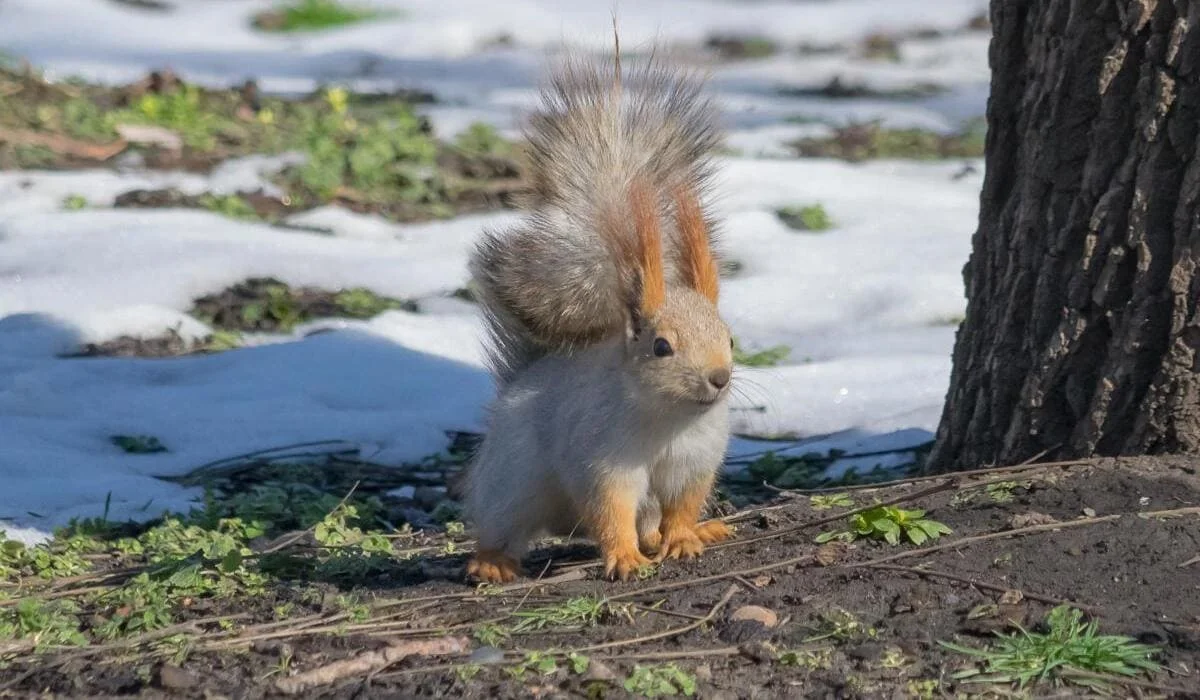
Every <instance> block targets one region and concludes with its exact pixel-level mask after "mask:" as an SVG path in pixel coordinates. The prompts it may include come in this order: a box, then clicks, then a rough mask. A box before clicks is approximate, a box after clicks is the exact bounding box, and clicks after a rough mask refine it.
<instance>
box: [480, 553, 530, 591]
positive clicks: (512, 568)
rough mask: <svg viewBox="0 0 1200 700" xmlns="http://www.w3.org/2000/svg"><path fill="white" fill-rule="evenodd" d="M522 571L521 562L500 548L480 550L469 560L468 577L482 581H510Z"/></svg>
mask: <svg viewBox="0 0 1200 700" xmlns="http://www.w3.org/2000/svg"><path fill="white" fill-rule="evenodd" d="M522 573H523V572H522V571H521V563H520V562H518V561H517V560H516V559H514V558H512V557H510V556H509V555H507V554H505V553H504V552H501V551H499V550H494V549H491V550H489V549H485V550H480V551H479V552H477V553H476V554H475V556H474V557H472V558H471V561H469V562H467V578H470V579H474V580H476V581H479V582H481V583H510V582H512V581H514V580H515V579H516V578H517V577H518V576H521V575H522Z"/></svg>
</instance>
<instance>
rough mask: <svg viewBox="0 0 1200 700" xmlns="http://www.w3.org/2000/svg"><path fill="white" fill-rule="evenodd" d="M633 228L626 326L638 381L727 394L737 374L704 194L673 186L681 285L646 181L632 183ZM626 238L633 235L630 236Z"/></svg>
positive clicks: (676, 395) (669, 391)
mask: <svg viewBox="0 0 1200 700" xmlns="http://www.w3.org/2000/svg"><path fill="white" fill-rule="evenodd" d="M630 203H631V208H632V211H631V213H632V219H633V224H634V230H635V233H636V235H635V236H634V245H633V247H632V249H629V248H627V249H626V250H625V251H624V255H623V256H622V257H624V258H625V259H626V261H627V262H629V263H632V264H627V265H626V269H628V270H630V271H631V274H632V276H633V277H634V279H633V280H631V281H632V284H631V285H629V288H630V289H631V290H635V292H636V293H632V294H631V298H630V300H629V318H628V327H627V333H626V350H627V357H628V359H629V360H630V362H631V364H632V366H633V371H634V372H635V374H636V375H637V381H638V386H641V387H645V388H648V389H649V390H651V391H653V392H654V393H655V395H657V396H658V397H661V398H663V399H666V400H667V401H669V402H673V403H682V404H692V405H697V406H701V407H703V406H709V405H712V404H715V403H717V402H718V401H720V400H722V399H724V398H725V396H726V394H728V393H729V386H730V383H731V381H732V379H733V340H732V336H731V335H730V332H729V327H728V326H727V325H725V322H724V321H723V320H722V319H721V317H720V314H718V312H717V294H718V276H717V262H716V260H715V259H714V258H713V255H712V251H711V249H710V247H709V238H708V231H707V227H706V225H705V222H704V216H703V212H702V210H701V208H700V202H699V200H698V199H697V198H696V195H695V193H694V192H693V191H691V190H688V189H681V190H678V191H677V192H676V193H675V196H674V202H673V205H674V206H673V209H674V212H673V213H674V218H675V225H676V231H677V233H678V236H677V240H678V243H679V255H678V258H679V266H680V277H681V279H682V282H683V284H682V285H671V286H670V287H668V285H667V284H666V275H665V273H664V269H663V249H662V248H663V247H662V237H661V234H660V227H659V208H658V206H657V203H656V201H655V198H654V197H653V196H652V195H651V191H650V189H649V188H647V187H641V186H636V185H635V187H634V188H633V189H632V190H631V196H630ZM626 240H628V239H626Z"/></svg>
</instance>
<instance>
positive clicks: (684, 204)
mask: <svg viewBox="0 0 1200 700" xmlns="http://www.w3.org/2000/svg"><path fill="white" fill-rule="evenodd" d="M675 224H676V226H678V227H679V244H680V253H681V257H682V262H683V266H682V267H683V276H684V280H685V281H686V282H687V285H688V286H689V287H691V288H692V289H695V290H696V291H697V292H700V293H701V294H702V295H704V297H705V298H707V299H708V300H709V301H711V302H712V303H713V304H716V303H717V295H718V293H719V287H720V282H719V276H718V272H717V261H716V260H715V259H714V258H713V254H712V249H711V248H710V246H709V244H708V227H707V226H705V224H704V212H703V210H702V209H701V208H700V200H699V198H698V197H697V196H696V192H695V191H694V190H692V189H691V188H686V187H684V188H680V189H678V190H676V192H675Z"/></svg>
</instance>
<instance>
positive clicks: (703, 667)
mask: <svg viewBox="0 0 1200 700" xmlns="http://www.w3.org/2000/svg"><path fill="white" fill-rule="evenodd" d="M712 678H713V675H712V666H709V665H708V664H700V665H699V666H697V667H696V680H698V681H704V682H705V683H707V682H709V681H711V680H712Z"/></svg>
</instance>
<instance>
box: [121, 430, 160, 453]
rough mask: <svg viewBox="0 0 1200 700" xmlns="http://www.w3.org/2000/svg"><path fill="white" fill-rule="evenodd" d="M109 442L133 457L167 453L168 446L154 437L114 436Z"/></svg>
mask: <svg viewBox="0 0 1200 700" xmlns="http://www.w3.org/2000/svg"><path fill="white" fill-rule="evenodd" d="M109 441H110V442H112V444H114V445H116V446H117V447H120V448H121V449H122V450H125V451H126V452H128V453H129V454H132V455H144V454H154V453H155V452H166V451H167V448H166V446H165V445H163V444H162V442H161V441H159V439H158V438H156V437H154V436H153V435H113V436H111V437H109Z"/></svg>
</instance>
